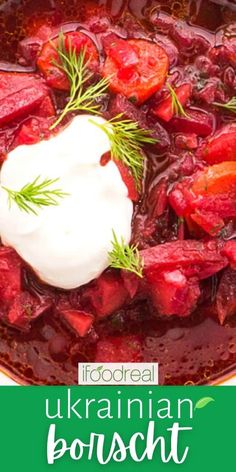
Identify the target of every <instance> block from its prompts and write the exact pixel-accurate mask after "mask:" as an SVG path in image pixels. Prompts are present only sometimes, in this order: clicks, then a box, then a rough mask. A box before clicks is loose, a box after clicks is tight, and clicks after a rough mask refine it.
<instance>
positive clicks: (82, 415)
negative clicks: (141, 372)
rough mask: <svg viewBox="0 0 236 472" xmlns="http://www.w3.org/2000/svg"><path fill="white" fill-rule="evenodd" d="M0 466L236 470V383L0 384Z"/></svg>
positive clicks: (20, 467)
mask: <svg viewBox="0 0 236 472" xmlns="http://www.w3.org/2000/svg"><path fill="white" fill-rule="evenodd" d="M0 399H1V402H0V405H1V442H0V454H1V456H0V457H1V470H6V471H10V472H13V471H15V470H20V471H24V472H28V471H34V472H38V471H40V472H43V471H47V470H52V469H53V468H54V469H55V471H58V472H59V471H65V472H70V471H76V470H81V471H86V472H87V471H88V472H89V471H94V470H96V471H99V470H101V471H102V470H108V471H109V472H110V471H116V470H118V468H119V467H122V471H123V472H126V471H127V472H131V471H135V472H136V471H137V470H139V471H145V472H146V471H156V470H168V471H175V470H176V468H178V469H181V470H183V471H191V472H194V471H198V472H199V470H203V471H205V470H210V471H212V470H214V471H221V470H227V471H228V470H234V467H235V457H234V454H235V443H236V434H235V426H236V407H235V403H236V395H235V388H234V387H149V388H147V387H141V386H140V387H120V388H117V387H71V388H67V387H1V389H0Z"/></svg>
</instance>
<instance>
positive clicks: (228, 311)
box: [216, 268, 236, 324]
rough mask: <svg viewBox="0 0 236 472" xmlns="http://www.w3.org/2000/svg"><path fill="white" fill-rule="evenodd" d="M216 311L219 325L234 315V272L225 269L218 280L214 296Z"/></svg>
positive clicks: (235, 293) (235, 289) (235, 296)
mask: <svg viewBox="0 0 236 472" xmlns="http://www.w3.org/2000/svg"><path fill="white" fill-rule="evenodd" d="M216 309H217V314H218V318H219V320H220V323H221V324H223V323H224V321H225V320H226V318H228V317H230V316H232V315H235V313H236V271H235V270H233V269H230V268H227V269H226V270H225V271H224V273H223V275H222V277H221V280H220V284H219V287H218V291H217V295H216Z"/></svg>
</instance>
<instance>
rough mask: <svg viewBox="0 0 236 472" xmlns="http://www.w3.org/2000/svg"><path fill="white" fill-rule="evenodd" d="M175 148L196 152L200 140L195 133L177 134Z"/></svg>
mask: <svg viewBox="0 0 236 472" xmlns="http://www.w3.org/2000/svg"><path fill="white" fill-rule="evenodd" d="M175 146H176V147H177V148H179V149H186V150H190V151H191V150H194V149H197V147H198V138H197V135H196V134H195V133H185V134H177V136H176V137H175Z"/></svg>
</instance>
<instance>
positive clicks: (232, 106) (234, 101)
mask: <svg viewBox="0 0 236 472" xmlns="http://www.w3.org/2000/svg"><path fill="white" fill-rule="evenodd" d="M213 105H215V106H216V107H220V108H225V110H227V111H231V113H236V97H233V98H231V100H229V101H228V102H227V103H219V102H213Z"/></svg>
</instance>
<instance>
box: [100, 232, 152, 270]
mask: <svg viewBox="0 0 236 472" xmlns="http://www.w3.org/2000/svg"><path fill="white" fill-rule="evenodd" d="M112 234H113V241H112V246H113V249H112V251H111V252H109V254H108V255H109V264H110V267H113V268H114V269H124V270H127V271H128V272H133V274H136V275H137V276H138V277H140V278H142V277H143V267H144V261H143V259H142V257H141V256H140V253H139V250H138V247H137V245H131V246H129V245H128V244H125V242H124V238H121V241H120V242H119V241H118V239H117V236H116V234H115V231H114V230H113V231H112Z"/></svg>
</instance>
